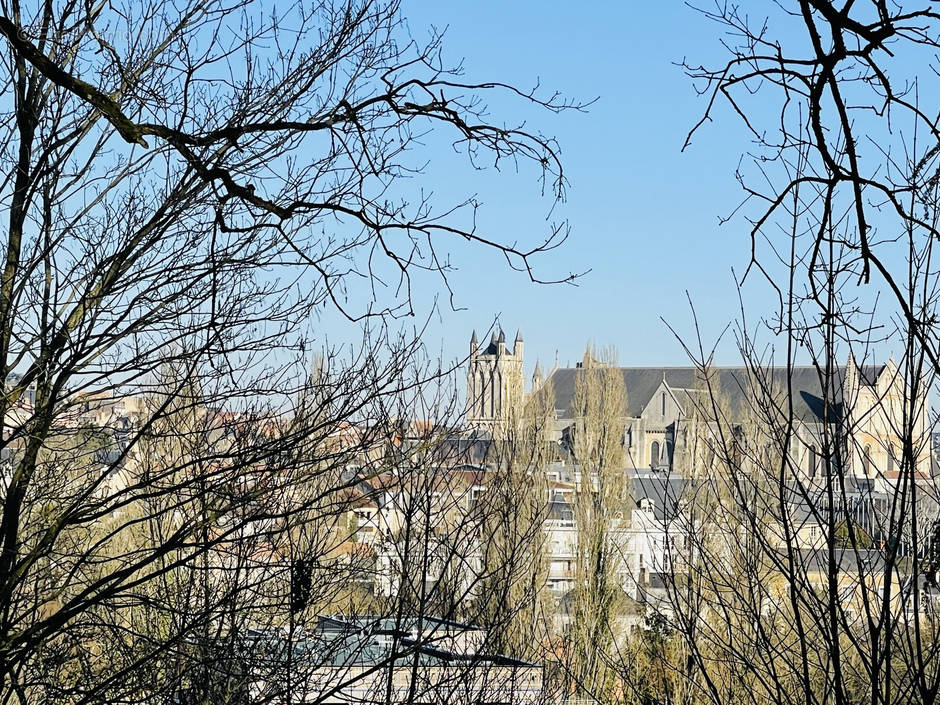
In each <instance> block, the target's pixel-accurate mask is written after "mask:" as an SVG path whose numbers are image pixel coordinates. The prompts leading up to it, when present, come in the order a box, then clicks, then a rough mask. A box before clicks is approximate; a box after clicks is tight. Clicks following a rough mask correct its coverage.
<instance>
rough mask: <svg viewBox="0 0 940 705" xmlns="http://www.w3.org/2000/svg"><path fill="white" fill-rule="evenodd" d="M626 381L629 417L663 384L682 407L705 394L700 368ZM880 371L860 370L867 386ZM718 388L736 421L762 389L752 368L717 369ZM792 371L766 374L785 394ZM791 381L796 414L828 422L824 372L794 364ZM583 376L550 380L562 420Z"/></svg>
mask: <svg viewBox="0 0 940 705" xmlns="http://www.w3.org/2000/svg"><path fill="white" fill-rule="evenodd" d="M619 369H620V372H621V374H622V375H623V383H624V386H625V388H626V390H627V414H628V415H629V416H631V417H638V416H640V414H642V412H643V409H644V408H645V407H646V405H647V404H648V403H649V402H650V400H651V399H652V397H653V394H655V392H656V390H657V389H658V388H659V385H660V384H661V383H662V382H663V380H665V382H666V384H667V385H668V386H669V387H670V389H672V390H673V392H674V393H675V397H676V399H677V400H678V401H679V403H680V404H682V403H683V401H684V400H687V399H688V397H689V396H690V395H693V394H695V393H696V391H697V390H701V388H702V385H701V383H700V382H699V381H698V380H699V379H700V377H699V374H698V370H697V368H695V367H691V366H690V367H621V368H619ZM880 371H881V368H880V367H860V368H859V373H860V378H861V380H862V383H863V384H866V383H868V384H871V382H870V381H869V380H875V379H877V377H878V374H879V373H880ZM713 372H714V373H715V375H716V376H715V382H714V386H715V387H716V390H717V391H719V392H720V393H721V395H722V397H724V399H725V400H726V401H727V403H728V406H729V407H730V412H731V414H732V415H733V416H734V417H735V418H740V417H741V416H742V415H743V413H744V412H746V411H747V409H748V407H749V399H750V398H751V397H752V396H754V395H755V393H756V392H758V391H759V389H760V385H759V384H758V383H756V382H753V381H752V378H751V372H750V370H749V368H747V367H715V368H713ZM787 372H788V370H787V368H785V367H779V368H773V369H770V370H768V371H767V377H765V379H766V380H767V381H768V382H769V383H770V384H771V385H772V386H773V388H774V389H778V390H780V391H781V392H782V391H784V390H785V389H786V388H787ZM789 372H790V383H791V385H792V389H793V392H794V398H793V402H794V414H795V415H796V417H797V418H800V419H802V420H805V421H820V420H822V418H823V407H824V402H823V393H822V384H821V380H820V372H819V370H817V368H816V367H813V366H811V365H803V366H794V367H792V368H790V370H789ZM583 373H584V369H583V368H581V367H564V368H559V369H556V370H554V371H553V372H552V374H551V375H550V376H549V378H548V379H547V380H546V384H548V383H551V385H552V388H553V391H554V394H555V408H556V409H557V412H558V418H560V419H570V418H572V416H573V413H572V406H573V403H574V390H575V383H576V379H577V378H578V377H579V376H580V375H581V374H583ZM844 375H845V368H844V367H842V366H840V367H838V368H836V372H835V375H834V379H833V385H834V387H835V393H833V394H832V396H834V397H835V398H839V397H840V396H841V389H842V380H843V378H844ZM840 413H841V405H838V407H830V410H829V414H828V416H829V418H830V419H834V418H838V416H839V414H840Z"/></svg>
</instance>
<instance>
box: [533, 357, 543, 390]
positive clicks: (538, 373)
mask: <svg viewBox="0 0 940 705" xmlns="http://www.w3.org/2000/svg"><path fill="white" fill-rule="evenodd" d="M542 382H544V380H543V379H542V366H541V365H540V364H539V361H538V360H536V361H535V372H533V373H532V391H533V392H535V391H537V390H538V389H539V388H540V387H541V386H542Z"/></svg>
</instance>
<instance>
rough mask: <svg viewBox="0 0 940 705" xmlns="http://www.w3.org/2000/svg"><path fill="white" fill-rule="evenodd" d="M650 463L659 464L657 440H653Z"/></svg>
mask: <svg viewBox="0 0 940 705" xmlns="http://www.w3.org/2000/svg"><path fill="white" fill-rule="evenodd" d="M650 465H652V466H656V465H659V443H658V442H657V441H653V443H652V444H651V445H650Z"/></svg>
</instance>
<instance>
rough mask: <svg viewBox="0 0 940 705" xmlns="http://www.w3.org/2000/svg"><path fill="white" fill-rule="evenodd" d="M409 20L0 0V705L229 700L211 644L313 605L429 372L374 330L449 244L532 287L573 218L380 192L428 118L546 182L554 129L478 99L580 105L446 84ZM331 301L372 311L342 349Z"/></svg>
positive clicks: (230, 649)
mask: <svg viewBox="0 0 940 705" xmlns="http://www.w3.org/2000/svg"><path fill="white" fill-rule="evenodd" d="M402 23H403V18H402V15H401V13H400V8H399V5H398V3H397V2H394V1H392V2H377V1H372V0H362V1H361V2H360V1H356V0H350V1H349V2H331V1H323V2H311V3H304V2H297V3H289V4H287V5H284V4H279V5H278V6H277V7H276V8H268V7H264V8H262V7H261V6H260V5H259V4H253V3H250V2H249V3H242V2H232V3H227V2H209V3H205V2H193V3H183V4H182V5H167V4H166V3H163V2H145V3H130V4H126V5H123V6H116V5H114V4H111V3H104V2H84V3H74V2H66V3H51V2H49V3H41V4H34V5H33V6H29V7H24V6H22V5H21V3H19V2H18V1H16V0H12V1H11V2H3V3H0V34H2V36H3V40H2V41H3V46H4V53H3V67H4V71H3V75H4V76H5V79H4V80H3V82H2V86H3V87H2V91H3V95H4V96H5V99H4V100H3V105H4V106H5V107H4V108H3V109H4V110H5V111H6V112H5V115H6V118H7V119H6V120H5V121H4V123H3V124H4V128H3V130H2V131H0V133H2V136H0V153H2V155H3V156H4V163H5V164H6V165H7V168H6V169H5V172H4V173H5V174H6V177H5V178H4V180H3V181H2V185H0V199H2V201H3V203H4V206H5V208H6V212H7V213H8V214H9V218H8V221H7V226H6V235H5V236H4V237H3V238H2V241H3V247H2V252H3V265H2V270H0V368H2V377H3V379H4V380H5V382H6V384H5V391H4V394H3V395H2V397H0V418H2V419H3V424H4V427H3V437H2V440H0V446H2V447H0V452H2V462H3V472H2V484H0V488H2V489H0V502H2V515H0V679H2V680H0V682H2V687H0V700H2V701H3V702H17V701H18V702H30V701H33V700H35V699H36V698H38V697H40V694H42V695H43V697H48V698H52V699H59V700H66V699H68V700H70V701H72V702H103V701H104V702H120V701H134V702H139V701H142V700H146V699H148V698H162V697H173V694H174V693H179V692H181V691H185V692H186V693H188V695H187V696H186V697H190V698H193V699H195V700H196V701H198V700H212V701H213V702H220V701H223V700H224V699H225V698H228V699H231V700H237V699H238V698H242V697H244V689H243V688H242V690H239V689H238V688H236V687H235V686H234V685H233V684H237V683H238V682H242V683H244V676H245V674H244V672H243V670H242V671H239V669H242V668H243V664H242V665H241V666H240V665H238V664H237V663H235V662H233V661H232V660H231V659H229V660H228V661H226V660H225V658H223V657H222V654H228V655H229V656H231V654H233V653H236V650H234V646H233V644H234V642H233V640H234V639H236V637H237V635H238V634H239V633H242V632H243V631H244V630H245V629H248V628H251V627H253V625H254V626H257V625H262V626H270V627H272V628H274V627H276V628H278V629H280V628H282V627H284V626H285V625H287V627H289V628H291V629H292V628H293V627H292V626H291V625H293V624H294V622H295V621H296V620H298V619H300V617H299V616H298V615H301V613H302V612H303V611H304V610H305V609H308V605H314V604H327V603H329V597H330V595H331V594H334V593H335V591H336V589H337V588H336V586H337V584H338V581H342V580H343V579H344V578H345V576H346V575H348V574H349V573H350V570H345V571H338V570H334V571H333V572H332V573H331V572H330V571H329V570H327V568H328V566H329V565H338V564H337V563H336V562H335V561H334V562H333V564H331V563H330V562H329V560H328V558H329V557H330V556H331V555H334V554H335V550H334V549H336V544H337V542H338V541H337V539H338V538H339V537H341V534H342V529H341V528H338V527H339V526H340V523H341V520H342V519H343V517H344V516H345V512H346V510H347V509H348V508H349V506H350V505H349V504H348V500H350V498H353V497H354V495H355V488H356V487H357V486H358V484H359V483H360V481H361V479H362V478H361V477H360V476H359V475H358V474H357V473H356V472H355V471H354V469H355V468H356V467H360V466H362V465H363V462H364V461H363V458H374V457H375V456H376V454H377V451H376V448H380V447H386V445H385V444H387V442H388V440H389V437H390V434H389V432H388V429H389V428H390V427H392V426H393V425H394V424H393V421H394V419H395V418H396V417H398V416H400V414H397V413H396V412H397V411H398V409H399V406H398V405H399V404H401V403H403V402H402V399H403V398H412V399H413V398H414V397H415V394H416V390H418V389H420V388H421V386H422V384H423V383H424V382H425V381H427V380H429V379H433V378H435V377H436V376H438V374H440V373H439V367H438V366H437V365H430V364H426V363H422V362H421V357H420V349H419V345H418V343H417V337H418V336H417V334H416V335H415V336H398V335H397V334H396V333H394V332H390V329H389V328H388V327H387V325H388V324H389V323H390V319H391V318H393V317H395V316H399V315H403V314H411V313H416V312H419V311H418V309H416V307H414V306H413V305H412V300H411V297H410V292H411V282H412V278H413V277H415V276H422V275H425V274H429V273H430V274H435V275H439V276H441V277H442V279H441V281H442V284H443V286H444V287H445V288H446V286H447V280H446V274H447V271H448V268H449V266H450V264H449V261H448V258H447V255H446V253H447V249H448V247H447V244H446V242H447V239H448V238H453V239H454V240H455V241H471V242H474V243H477V244H479V245H481V246H484V247H491V248H494V249H495V250H497V251H499V252H501V253H503V254H504V255H505V256H506V258H507V261H508V263H509V265H510V266H511V267H514V268H516V269H519V270H522V271H524V272H525V273H526V275H527V276H529V277H531V278H532V279H538V278H539V276H538V275H537V274H536V271H535V270H534V269H533V267H532V265H533V258H534V257H535V256H536V255H537V254H538V253H540V252H544V251H546V250H550V249H552V248H553V247H555V246H557V245H558V244H559V243H560V242H561V241H562V240H563V239H564V237H565V236H566V234H567V231H566V228H565V226H564V224H558V225H555V226H553V227H552V228H551V229H550V231H549V233H548V234H547V236H546V237H545V238H543V239H541V240H539V241H537V242H535V243H532V244H531V245H518V244H509V243H505V242H502V241H501V240H500V239H499V238H498V237H495V236H490V235H488V234H486V233H483V232H480V231H478V230H477V229H476V228H475V226H474V219H473V213H474V210H475V208H476V206H477V204H476V202H475V201H473V200H472V199H467V200H466V201H464V202H462V203H450V204H448V203H437V202H434V201H432V200H431V198H430V197H428V196H425V195H422V194H421V192H420V190H419V189H408V190H406V189H404V188H403V187H402V184H403V179H404V178H405V177H412V176H420V174H421V171H422V165H423V164H424V163H425V162H426V161H427V160H428V159H429V158H430V155H428V154H426V153H423V152H422V140H421V138H422V136H423V135H425V134H426V133H428V132H433V133H435V134H440V135H441V136H442V137H443V138H444V139H451V140H452V141H453V144H454V146H455V148H456V149H457V150H458V151H459V152H461V153H463V154H464V155H465V156H466V158H467V160H468V163H469V164H470V166H472V167H480V166H488V165H493V166H495V167H497V168H498V167H500V166H502V165H503V164H504V163H511V164H513V165H517V166H519V167H521V168H528V167H529V166H531V167H532V168H534V170H535V174H536V176H537V177H538V178H539V179H541V183H542V185H543V188H544V190H545V191H546V192H547V193H548V194H549V195H550V197H551V199H552V200H553V201H556V200H558V199H560V198H562V196H563V193H564V176H563V173H562V171H561V166H560V162H559V161H558V158H557V149H556V146H555V144H554V142H553V141H552V140H551V139H550V138H547V137H544V136H542V135H540V134H538V133H535V132H530V131H528V130H527V129H526V128H524V127H522V126H514V125H513V124H512V123H511V122H507V123H502V122H500V123H496V122H493V121H491V120H489V119H488V118H487V109H486V105H485V102H484V101H485V96H486V94H488V93H490V92H502V93H508V94H509V95H510V96H512V97H515V98H518V99H519V101H520V103H521V104H530V103H534V104H535V105H537V106H540V107H542V108H545V109H547V110H549V111H556V110H561V109H565V108H567V107H572V104H570V103H567V102H565V101H563V100H561V99H560V98H559V97H558V96H557V95H550V96H546V97H542V96H540V95H539V94H536V93H534V92H528V91H523V90H519V89H516V88H514V87H512V86H508V85H505V84H501V83H498V82H488V81H485V82H472V81H468V80H466V79H464V78H463V76H462V74H461V72H460V71H459V70H456V69H450V68H448V66H447V64H445V63H444V60H443V58H442V51H443V46H442V39H441V37H440V36H437V35H432V36H431V37H430V39H429V41H428V42H427V43H426V44H417V43H415V42H414V41H412V40H410V39H409V38H408V36H407V33H406V32H404V30H403V27H402ZM575 107H576V106H575ZM416 194H417V195H416ZM329 311H333V312H339V313H340V314H342V315H344V316H346V317H347V318H349V319H352V320H353V321H363V320H364V321H368V328H367V329H366V330H365V331H364V333H363V339H362V344H361V345H360V346H355V347H353V348H351V350H350V351H343V350H339V349H331V348H329V347H327V346H326V345H325V343H324V341H323V339H322V336H320V335H319V334H318V332H317V330H316V321H317V316H319V315H321V314H324V313H325V312H329ZM315 347H316V348H321V349H323V351H324V353H323V359H322V362H321V364H320V365H319V370H318V371H316V373H315V374H310V369H309V368H310V366H311V364H310V360H309V354H310V352H311V351H312V350H313V349H314V348H315ZM330 560H332V559H330ZM311 567H318V568H320V569H321V570H319V571H318V572H316V575H319V576H328V577H329V578H330V579H329V580H327V579H326V578H324V579H323V580H321V581H320V582H317V580H315V579H311V578H310V577H309V576H310V573H311ZM239 648H241V647H239ZM226 658H227V657H226ZM226 663H227V664H228V665H227V666H225V667H224V668H223V665H224V664H226ZM229 666H230V667H229ZM216 676H218V677H216ZM239 678H241V681H239ZM288 683H289V682H288ZM220 693H222V694H224V697H223V695H220Z"/></svg>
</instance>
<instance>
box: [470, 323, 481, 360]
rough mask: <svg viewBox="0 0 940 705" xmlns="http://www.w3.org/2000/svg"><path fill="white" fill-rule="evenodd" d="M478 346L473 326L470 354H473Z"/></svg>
mask: <svg viewBox="0 0 940 705" xmlns="http://www.w3.org/2000/svg"><path fill="white" fill-rule="evenodd" d="M478 347H480V343H479V341H478V340H477V330H476V328H474V329H473V335H472V336H471V337H470V354H471V355H473V354H475V353H476V351H477V348H478Z"/></svg>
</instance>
